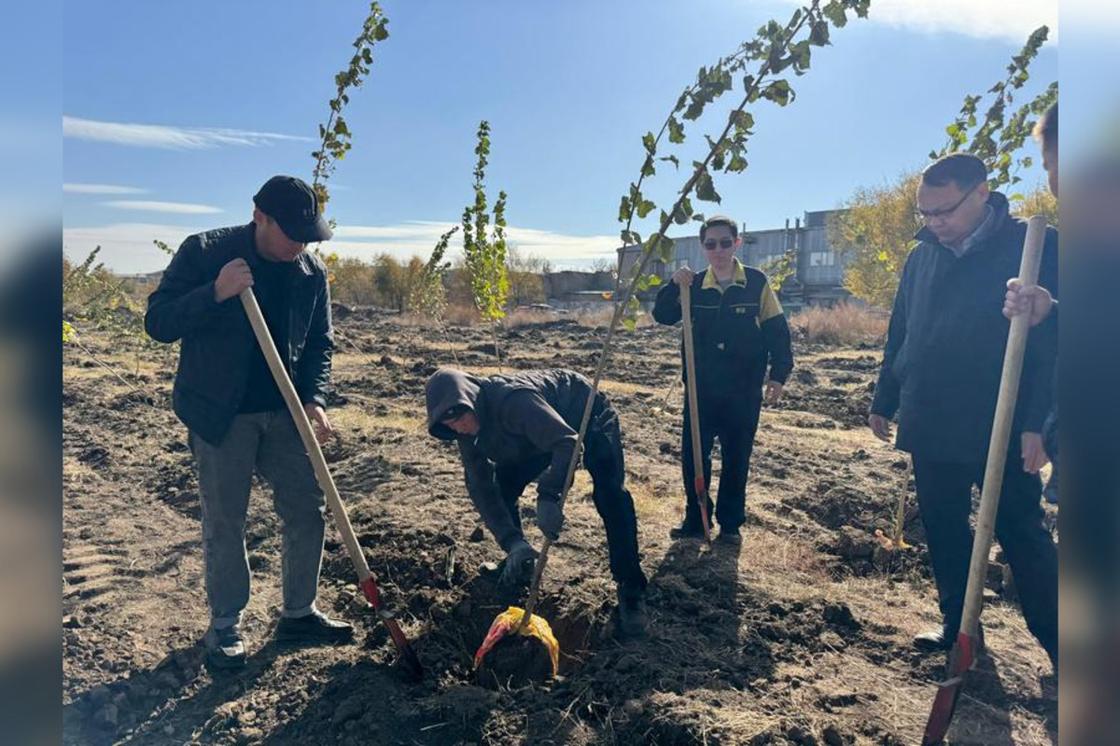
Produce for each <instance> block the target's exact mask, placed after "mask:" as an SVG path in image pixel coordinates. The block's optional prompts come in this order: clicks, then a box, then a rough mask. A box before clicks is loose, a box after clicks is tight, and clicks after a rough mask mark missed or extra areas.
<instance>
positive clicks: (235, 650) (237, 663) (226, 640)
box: [202, 625, 245, 669]
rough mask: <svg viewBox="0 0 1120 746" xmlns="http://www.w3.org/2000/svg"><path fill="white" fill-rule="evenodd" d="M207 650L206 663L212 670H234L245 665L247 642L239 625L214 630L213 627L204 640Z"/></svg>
mask: <svg viewBox="0 0 1120 746" xmlns="http://www.w3.org/2000/svg"><path fill="white" fill-rule="evenodd" d="M202 645H203V647H204V648H206V663H207V665H208V666H210V667H212V668H219V669H232V668H241V667H242V666H244V665H245V641H244V640H242V639H241V631H240V630H239V629H238V628H237V625H233V626H231V627H223V628H221V629H214V628H213V627H211V628H210V629H208V630H207V631H206V635H205V636H204V637H203V638H202Z"/></svg>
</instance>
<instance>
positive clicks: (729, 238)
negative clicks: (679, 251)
mask: <svg viewBox="0 0 1120 746" xmlns="http://www.w3.org/2000/svg"><path fill="white" fill-rule="evenodd" d="M700 243H701V244H702V245H703V246H704V254H705V256H706V258H707V260H708V267H707V269H705V270H704V271H702V272H699V273H696V272H693V271H692V270H691V269H690V268H688V267H682V268H681V269H679V270H677V271H676V273H675V274H674V275H673V280H672V282H670V283H668V284H667V285H665V287H663V288H662V289H661V291H660V292H659V293H658V294H657V300H656V302H655V304H654V308H653V318H654V319H656V320H657V321H658V322H660V323H662V324H667V325H672V324H675V323H677V322H678V321H680V320H681V315H682V314H681V293H680V289H681V287H682V286H683V285H689V287H690V289H691V293H690V309H691V312H692V337H693V348H694V350H695V355H696V394H697V401H698V408H699V410H700V412H699V414H700V449H701V455H702V457H703V465H704V483H705V484H710V479H711V475H712V459H711V454H712V446H713V445H714V443H715V439H716V438H719V443H720V454H721V457H722V470H721V472H720V479H719V492H718V494H717V497H716V506H715V507H716V512H715V517H716V520H717V521H718V522H719V526H720V533H719V538H718V540H719V541H721V542H729V543H737V542H738V541H739V540H740V533H739V529H740V526H742V525H743V523H744V521H745V520H746V490H747V474H748V472H749V470H750V461H751V451H752V449H753V448H754V437H755V431H756V430H757V429H758V418H759V413H760V411H761V409H762V398H763V393H762V392H763V384H764V383H765V387H766V400H767V401H768V402H770V403H774V402H777V401H778V399H779V398H780V397H781V395H782V387H783V386H784V385H785V382H786V379H787V378H788V377H789V374H790V371H792V370H793V350H792V347H791V344H790V334H789V325H788V324H787V323H786V317H785V314H784V313H783V312H782V305H781V303H779V302H778V297H777V295H776V294H775V293H774V290H773V289H772V288H771V287H770V283H769V282H768V281H767V279H766V275H765V274H764V273H763V272H762V271H760V270H758V269H755V268H754V267H747V266H745V265H744V264H743V263H742V262H740V261H739V260H738V259H737V258H736V257H735V253H736V252H737V251H738V250H739V247H740V246H741V245H742V238H740V236H739V230H738V226H737V225H736V224H735V221H734V220H732V219H731V218H728V217H725V216H723V215H715V216H712V217H710V218H708V219H707V220H706V221H705V222H704V224H703V225H701V226H700ZM681 355H682V360H683V355H684V348H683V344H682V348H681ZM684 367H685V366H683V365H682V368H684ZM767 368H769V380H767ZM689 416H690V411H689V408H688V403H687V397H686V402H685V412H684V420H683V422H684V426H683V432H682V437H681V470H682V472H683V475H684V489H685V517H684V522H683V523H681V525H680V526H678V527H677V528H674V529H673V530H672V531H671V532H670V536H671V537H672V538H675V539H677V538H692V537H699V536H703V533H704V529H703V525H702V522H701V518H700V506H699V504H698V501H697V497H696V489H695V475H694V466H693V455H692V439H691V437H690V434H689ZM707 508H708V514H709V515H711V512H712V506H711V501H710V500H709V504H708V506H707Z"/></svg>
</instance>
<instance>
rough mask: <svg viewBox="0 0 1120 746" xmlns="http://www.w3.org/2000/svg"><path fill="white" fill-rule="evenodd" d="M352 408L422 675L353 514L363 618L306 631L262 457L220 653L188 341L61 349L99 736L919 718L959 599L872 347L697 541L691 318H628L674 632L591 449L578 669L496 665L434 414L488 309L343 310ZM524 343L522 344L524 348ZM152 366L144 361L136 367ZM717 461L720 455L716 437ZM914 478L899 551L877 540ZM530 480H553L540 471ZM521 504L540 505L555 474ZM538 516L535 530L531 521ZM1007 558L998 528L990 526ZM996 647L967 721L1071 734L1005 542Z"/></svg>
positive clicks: (477, 549)
mask: <svg viewBox="0 0 1120 746" xmlns="http://www.w3.org/2000/svg"><path fill="white" fill-rule="evenodd" d="M336 324H337V332H338V351H337V353H336V357H335V367H334V371H335V376H334V381H335V386H336V393H335V395H334V397H333V401H332V402H331V405H332V407H331V409H330V411H329V414H330V416H331V417H332V419H333V421H334V423H335V426H336V428H337V429H338V430H339V432H340V437H339V438H338V440H336V441H335V442H333V443H332V444H330V445H329V446H328V447H327V448H326V453H327V457H328V459H329V460H330V461H331V466H332V469H333V473H334V475H335V479H336V480H337V482H338V486H339V489H340V491H341V493H342V496H343V498H344V500H345V501H346V503H347V505H348V507H349V511H350V516H351V520H352V522H353V524H354V526H355V529H356V531H357V533H358V536H359V538H360V543H361V545H362V546H363V548H364V550H365V552H366V555H367V558H368V560H369V564H370V567H371V568H372V570H373V571H374V572H375V573H376V574H377V575H378V577H379V578H380V581H381V585H382V590H383V594H384V595H385V597H386V598H387V600H388V602H389V604H390V605H391V606H392V607H393V608H394V609H395V610H396V612H397V615H398V618H399V619H400V622H401V624H402V626H403V628H404V630H405V632H406V633H407V634H408V635H409V637H410V638H411V639H413V640H414V645H415V648H416V650H417V652H418V654H419V656H420V658H421V659H422V661H423V663H424V665H425V667H426V669H427V676H426V677H425V679H424V680H423V681H422V682H420V683H416V684H414V683H410V682H408V681H407V680H406V679H405V678H404V676H403V675H402V673H401V672H400V671H399V670H398V669H397V668H395V667H394V666H393V665H392V664H393V660H394V657H395V656H394V649H393V646H392V643H391V641H390V640H389V639H388V636H387V634H386V633H385V631H384V627H383V626H382V625H381V624H380V623H379V621H378V619H377V617H376V615H374V614H373V613H372V612H371V611H370V610H369V609H368V608H367V607H365V605H364V601H363V600H362V599H361V595H360V593H358V590H357V587H356V585H355V576H354V573H353V570H352V567H351V565H350V563H349V560H348V558H347V556H346V554H345V550H344V549H343V547H342V546H341V545H340V544H339V541H338V536H337V533H335V532H334V529H333V527H332V528H331V529H329V532H328V539H327V550H326V556H325V560H324V565H323V575H322V582H321V592H320V601H319V603H320V606H321V607H322V608H324V609H325V610H328V611H330V612H332V613H333V614H336V615H338V616H340V617H342V618H345V619H347V620H348V621H350V622H352V623H353V624H355V625H356V627H357V632H358V635H357V642H356V644H354V645H350V646H344V647H332V648H320V649H302V650H300V649H295V650H293V649H285V648H281V647H278V646H276V645H275V644H274V643H272V642H271V639H270V638H271V631H272V628H273V626H274V625H275V622H276V618H277V616H278V605H279V596H280V570H281V563H280V556H279V536H278V529H279V527H278V519H277V518H276V516H275V514H274V512H273V510H272V507H271V504H270V498H269V495H268V492H267V490H266V489H264V488H263V487H262V486H261V485H259V484H257V485H254V488H253V497H252V502H251V507H250V519H249V524H248V529H247V545H248V549H249V553H250V561H251V566H252V568H253V597H252V600H251V602H250V605H249V607H248V609H247V610H246V614H245V623H244V631H245V633H246V635H247V640H248V644H249V648H250V659H249V662H248V665H247V667H246V668H245V669H244V670H243V671H240V672H237V673H233V674H224V675H211V674H210V673H209V672H208V671H207V670H206V669H205V668H204V667H203V665H202V655H201V652H200V649H199V647H198V644H197V641H198V639H199V638H200V636H201V635H202V633H203V632H204V631H205V627H206V624H207V612H206V604H205V597H204V593H203V580H202V577H203V575H202V569H203V568H202V556H201V550H200V533H201V532H200V527H199V507H198V496H197V481H196V479H195V476H194V472H193V466H192V460H191V455H190V453H189V450H188V448H187V442H186V432H185V429H184V428H183V426H182V425H181V424H180V423H179V422H178V421H177V420H176V419H175V416H174V415H173V414H172V412H171V406H170V391H171V382H172V377H173V372H174V350H173V349H171V348H165V349H163V350H152V351H146V352H144V353H143V355H142V356H141V357H140V359H139V364H138V365H137V360H136V359H135V357H134V356H133V354H132V353H130V352H127V351H121V350H118V349H115V348H114V347H113V346H112V345H111V344H110V343H109V341H108V340H104V339H98V338H97V337H96V335H93V336H88V335H87V336H86V337H84V338H83V342H84V344H85V345H86V346H87V348H89V349H90V350H92V351H93V352H94V354H95V355H96V356H97V357H98V358H99V359H101V360H103V361H107V362H109V363H111V364H112V365H113V366H114V368H115V369H116V370H118V371H119V372H120V375H121V377H118V376H117V375H116V374H115V373H114V372H112V371H110V370H107V369H106V368H105V367H103V366H102V365H99V364H98V363H97V362H95V361H94V360H93V359H92V358H91V356H90V355H89V354H87V353H86V352H84V351H81V350H78V349H75V348H73V347H68V348H67V353H66V360H65V370H64V385H65V393H64V403H65V416H64V428H65V443H64V480H65V522H64V552H63V560H64V578H63V580H64V586H63V594H64V614H65V616H64V619H63V646H64V673H65V689H64V692H63V702H64V732H65V742H66V743H68V744H78V743H91V744H108V743H116V742H125V743H153V744H154V743H188V742H190V743H193V742H199V743H221V744H235V743H253V742H259V741H267V742H269V743H293V744H294V743H320V742H321V743H346V744H349V743H365V742H377V743H402V744H445V743H447V744H450V743H488V744H489V743H495V744H506V743H534V744H536V743H540V744H546V743H557V744H560V743H570V744H599V743H619V744H637V743H657V744H678V743H679V744H686V743H724V744H739V743H749V744H828V745H829V746H833V745H835V744H912V743H917V742H918V741H919V740H920V734H921V731H922V727H923V726H924V723H925V718H926V715H927V714H928V708H929V704H930V702H931V701H932V698H933V695H934V690H935V686H934V682H935V681H936V680H938V679H939V678H940V676H941V673H942V671H943V659H940V658H937V657H922V656H920V655H918V654H917V653H915V652H913V651H912V650H911V649H910V647H909V639H910V636H911V635H912V634H914V633H915V632H918V631H920V630H922V629H925V628H929V627H931V626H935V625H936V624H937V623H938V621H939V620H938V615H937V610H936V602H935V595H934V590H933V585H932V581H931V579H930V576H929V571H928V569H927V567H928V565H927V561H926V557H925V556H924V548H923V537H922V531H921V524H920V521H919V520H918V519H917V517H916V514H915V509H914V508H913V493H912V490H913V487H912V482H911V481H910V476H909V469H908V465H907V461H906V460H905V459H904V458H902V455H901V454H899V453H898V452H896V451H894V450H893V449H891V448H889V447H887V446H885V445H883V444H881V443H879V442H878V441H876V440H874V438H872V437H871V435H870V434H869V433H868V432H867V430H866V428H864V427H862V426H861V423H862V422H863V418H864V414H865V412H866V408H867V404H868V402H869V400H870V396H871V391H872V388H873V381H874V376H875V371H876V367H877V361H878V359H879V352H878V351H877V350H876V349H873V348H869V349H851V348H820V347H814V346H811V345H806V344H801V343H799V344H798V345H797V350H796V356H797V365H798V367H797V369H796V371H795V373H794V375H793V378H792V380H791V382H790V385H789V386H788V387H787V391H786V397H785V398H784V400H783V401H782V402H781V403H780V404H779V405H778V406H776V407H768V408H766V409H765V411H764V412H763V416H762V424H761V426H760V431H759V435H758V441H757V444H756V448H755V455H754V460H753V468H752V471H751V479H750V484H749V487H748V498H747V499H748V513H749V520H748V524H747V526H746V527H745V533H744V541H743V542H742V545H741V547H740V548H735V549H732V548H728V547H725V546H719V545H717V547H716V549H715V550H714V552H712V553H711V554H706V555H703V556H701V555H700V553H699V551H698V550H699V545H698V543H697V542H694V541H686V542H672V541H671V540H670V539H669V537H668V532H669V529H670V527H672V526H673V525H675V524H676V523H677V522H679V520H680V517H681V514H682V507H683V505H682V503H683V496H682V486H681V478H680V467H679V457H680V438H681V422H680V419H681V387H680V385H679V383H675V381H677V379H678V378H679V370H680V366H679V362H678V358H677V352H676V348H677V343H678V340H679V331H677V330H673V329H667V328H662V327H652V326H649V327H639V328H638V329H637V330H636V331H634V332H626V333H623V334H622V336H621V337H620V338H619V343H618V347H617V350H616V352H615V353H614V355H613V357H612V363H611V365H610V368H609V372H608V375H607V380H606V381H605V383H604V389H605V390H606V391H607V393H608V395H609V396H610V398H611V400H612V402H613V403H614V405H615V406H616V407H617V409H618V410H619V411H620V413H621V417H622V424H623V433H624V438H625V442H626V459H627V477H628V483H629V488H630V490H631V491H632V493H633V494H634V497H635V501H636V505H637V512H638V523H639V526H638V528H639V541H640V547H641V550H642V554H643V558H642V564H643V567H644V568H645V570H646V573H647V575H648V576H649V578H650V580H651V584H650V589H649V611H650V617H651V625H650V629H651V634H650V636H649V639H648V640H645V641H641V642H630V643H626V644H621V643H619V642H617V641H615V640H614V638H613V624H614V622H613V617H612V614H613V609H614V586H613V583H612V582H611V580H610V576H609V572H608V570H607V557H606V547H605V541H604V533H603V530H602V527H601V523H600V521H599V518H598V516H597V514H596V513H595V511H594V508H593V507H592V505H591V502H590V499H589V480H588V479H587V477H586V475H585V474H581V475H579V476H578V478H577V482H576V485H575V487H574V488H573V491H572V495H571V497H570V499H569V503H568V507H567V509H566V513H567V522H566V529H565V531H564V534H563V536H562V540H561V541H560V543H559V544H557V546H556V547H555V549H554V551H553V553H552V559H551V562H550V564H549V570H548V574H547V577H546V579H545V583H544V594H545V595H544V600H543V602H542V612H543V615H544V616H545V617H546V618H548V619H549V620H550V621H551V622H552V625H553V628H554V630H555V632H556V634H557V637H558V638H559V640H560V643H561V649H562V656H561V675H560V677H559V678H558V679H556V680H554V681H551V682H548V683H544V684H531V685H528V686H520V687H518V686H510V685H509V683H508V682H502V683H500V684H498V685H495V684H494V683H493V682H492V681H487V680H484V679H482V678H480V677H479V676H477V675H476V674H475V673H474V672H473V670H472V656H473V653H474V651H475V649H476V648H477V646H478V644H479V643H480V642H481V640H482V637H483V636H484V634H485V632H486V629H487V628H488V626H489V624H490V621H491V620H492V619H493V618H494V616H495V615H496V614H497V613H499V612H500V611H502V610H504V608H505V601H506V599H501V598H499V596H498V594H497V593H496V590H495V587H494V584H493V580H492V578H491V577H490V575H489V574H488V573H486V572H483V571H482V570H480V566H481V565H482V564H483V563H485V562H493V561H497V560H499V559H501V552H500V550H499V548H498V547H497V546H496V545H495V544H494V543H493V541H492V540H491V538H490V536H489V534H483V532H482V531H481V530H479V523H478V521H477V519H476V517H475V514H474V512H473V509H472V507H471V505H470V502H469V500H468V499H467V497H466V493H465V489H464V486H463V481H462V471H461V468H460V466H459V464H458V460H457V454H456V451H455V450H454V448H453V446H448V445H446V444H441V443H438V442H436V441H434V440H433V439H432V438H430V437H429V436H428V435H427V433H426V431H425V428H424V424H423V385H424V381H425V380H426V378H427V376H428V375H429V374H430V373H431V372H432V371H434V370H435V368H436V367H437V366H439V365H450V364H457V365H460V366H461V367H463V368H465V369H467V370H470V371H472V372H482V373H491V372H496V371H497V366H498V361H497V360H496V359H495V357H494V355H493V354H492V353H493V346H492V344H491V343H490V335H489V332H488V331H487V330H484V329H478V328H460V327H453V328H450V329H437V328H433V327H431V326H430V325H423V324H407V323H404V322H402V321H399V320H397V319H394V318H382V317H380V316H379V315H378V314H376V313H373V312H370V311H366V310H364V309H358V310H356V311H353V312H352V313H349V314H343V313H339V314H337V315H336ZM603 332H604V330H603V329H602V328H592V327H590V326H584V325H581V324H580V323H577V322H576V321H573V320H568V319H560V320H557V321H553V322H550V323H540V324H532V325H526V326H521V327H518V328H515V329H511V330H507V331H503V332H501V333H500V337H499V341H500V345H501V347H502V349H503V361H502V362H503V364H504V366H505V367H506V368H507V369H509V368H530V367H546V366H562V367H570V368H574V369H576V370H580V371H583V372H585V373H587V372H590V371H591V369H592V368H593V365H594V363H595V361H596V359H597V356H598V350H599V346H600V344H601V338H602V335H603ZM506 351H508V353H506ZM137 368H138V369H137ZM717 471H718V463H717ZM904 491H907V492H909V498H910V501H909V507H908V513H907V521H906V539H907V541H908V542H909V543H910V544H912V545H914V548H913V549H909V550H906V551H903V552H887V551H884V550H883V549H882V548H877V545H876V543H875V541H874V536H873V533H874V531H875V529H877V528H879V529H883V530H885V531H887V532H888V533H889V532H890V530H891V526H892V523H893V520H894V514H895V510H896V505H897V500H898V497H899V495H900V494H901V493H903V492H904ZM527 494H528V496H529V497H531V494H532V488H530V490H528V491H527ZM522 504H523V508H522V510H523V519H524V521H525V523H526V525H527V526H531V525H532V506H533V500H532V499H526V500H523V501H522ZM528 534H529V536H530V538H531V540H532V541H533V542H534V543H539V540H540V536H539V533H538V532H537V531H536V530H535V529H531V530H529V531H528ZM993 557H994V558H998V554H995V553H993ZM990 586H991V587H990V589H989V591H988V593H987V596H988V606H987V609H986V611H985V616H984V621H985V627H986V632H987V644H988V650H989V653H990V657H989V658H986V659H984V660H983V661H982V662H981V664H980V666H979V669H978V670H977V671H976V672H975V674H974V675H973V676H971V677H970V678H969V682H968V688H967V692H966V695H965V696H964V697H963V699H962V702H961V706H960V708H959V709H958V715H957V718H956V722H955V725H954V728H953V731H952V732H951V742H952V743H959V744H966V743H968V744H1003V743H1018V744H1050V743H1056V740H1057V737H1056V727H1057V703H1056V692H1055V690H1054V687H1053V684H1052V683H1050V679H1047V678H1044V677H1045V676H1046V675H1047V674H1048V673H1049V664H1048V662H1047V659H1046V656H1045V654H1044V653H1043V651H1042V650H1041V648H1039V647H1038V646H1037V644H1035V643H1034V641H1033V639H1032V638H1031V637H1030V635H1029V633H1028V632H1027V631H1026V628H1025V626H1024V624H1023V622H1022V619H1021V617H1020V615H1019V613H1018V610H1017V607H1016V606H1015V604H1014V601H1013V587H1012V586H1011V585H1010V584H1006V585H1005V584H1004V578H1003V576H1002V574H1001V572H1000V567H999V565H998V564H996V563H993V565H992V572H991V578H990Z"/></svg>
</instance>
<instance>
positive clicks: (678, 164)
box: [657, 155, 681, 168]
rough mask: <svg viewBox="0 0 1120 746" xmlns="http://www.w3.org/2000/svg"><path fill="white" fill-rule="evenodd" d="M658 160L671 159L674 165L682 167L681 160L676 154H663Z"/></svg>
mask: <svg viewBox="0 0 1120 746" xmlns="http://www.w3.org/2000/svg"><path fill="white" fill-rule="evenodd" d="M657 160H659V161H670V162H671V163H672V164H673V166H674V167H676V168H680V167H681V161H680V159H679V158H677V157H676V156H675V155H663V156H661V157H660V158H658V159H657Z"/></svg>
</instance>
